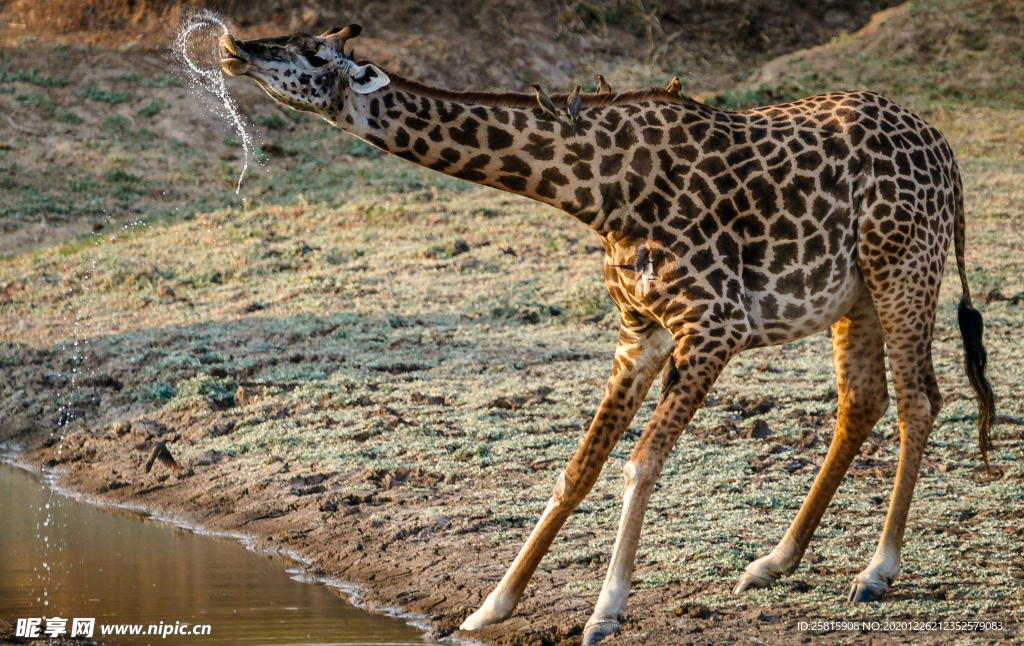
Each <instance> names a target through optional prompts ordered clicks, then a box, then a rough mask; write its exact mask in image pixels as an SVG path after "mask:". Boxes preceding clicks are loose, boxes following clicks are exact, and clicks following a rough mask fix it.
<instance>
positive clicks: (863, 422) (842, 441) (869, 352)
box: [733, 290, 889, 594]
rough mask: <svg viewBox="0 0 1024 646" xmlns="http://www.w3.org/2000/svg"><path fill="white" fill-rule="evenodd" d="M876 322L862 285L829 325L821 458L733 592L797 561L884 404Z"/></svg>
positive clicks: (767, 581)
mask: <svg viewBox="0 0 1024 646" xmlns="http://www.w3.org/2000/svg"><path fill="white" fill-rule="evenodd" d="M883 348H884V336H883V333H882V326H881V323H880V322H879V320H878V314H877V313H876V312H875V307H874V305H873V303H872V301H871V296H870V294H869V293H868V292H867V290H865V291H864V293H863V295H862V296H861V298H860V299H859V300H858V301H857V303H856V304H854V306H853V307H852V308H851V309H850V311H849V312H848V313H847V314H846V316H845V317H844V318H842V319H841V320H839V321H838V322H837V323H836V324H835V325H833V326H832V356H833V361H834V363H835V370H836V385H837V391H838V393H839V406H838V408H837V410H836V429H835V432H834V433H833V435H832V444H831V445H830V446H829V450H828V454H827V455H826V457H825V462H824V463H823V464H822V465H821V470H819V471H818V475H817V477H816V478H815V479H814V484H813V485H812V486H811V490H810V492H809V493H808V494H807V498H806V499H805V500H804V503H803V505H801V507H800V511H799V512H798V513H797V516H796V518H795V519H794V520H793V524H792V525H791V526H790V528H789V531H787V532H786V534H785V536H784V537H783V539H782V540H781V541H780V542H779V544H778V545H777V546H776V547H775V549H774V550H772V552H771V553H770V554H768V555H767V556H764V557H762V558H759V559H757V560H756V561H754V562H752V563H751V564H750V565H748V566H747V567H746V569H745V571H744V573H743V575H742V577H741V578H740V581H739V583H737V584H736V587H735V589H734V590H733V594H740V593H741V592H743V591H745V590H749V589H751V588H765V587H768V586H770V585H771V584H772V583H774V582H775V581H776V580H777V579H778V578H779V577H782V576H785V575H788V574H792V573H793V571H794V570H796V568H797V567H798V566H799V565H800V560H801V559H802V558H803V555H804V552H805V551H806V550H807V545H808V544H809V543H810V540H811V537H812V536H813V535H814V532H815V530H816V529H817V528H818V524H819V523H820V522H821V518H822V515H823V514H824V513H825V509H826V508H827V507H828V505H829V503H830V502H832V497H833V496H834V495H835V493H836V490H837V489H838V488H839V484H840V482H841V481H842V479H843V476H844V475H845V474H846V471H847V470H848V469H849V468H850V464H851V463H852V462H853V459H854V457H855V456H856V455H857V452H858V451H859V450H860V447H861V445H862V444H863V443H864V440H865V439H867V437H868V435H870V433H871V430H872V429H873V428H874V427H875V424H877V423H878V420H879V419H881V418H882V416H883V415H884V414H885V411H886V409H887V408H888V407H889V391H888V388H887V386H886V380H885V353H884V349H883Z"/></svg>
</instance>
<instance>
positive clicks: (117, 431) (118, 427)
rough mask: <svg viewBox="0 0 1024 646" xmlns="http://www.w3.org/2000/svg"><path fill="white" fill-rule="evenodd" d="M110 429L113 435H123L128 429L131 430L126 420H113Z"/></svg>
mask: <svg viewBox="0 0 1024 646" xmlns="http://www.w3.org/2000/svg"><path fill="white" fill-rule="evenodd" d="M110 430H111V431H112V432H113V433H114V435H116V436H118V437H124V436H125V435H128V431H130V430H132V425H131V424H130V423H128V422H115V423H114V424H111V425H110Z"/></svg>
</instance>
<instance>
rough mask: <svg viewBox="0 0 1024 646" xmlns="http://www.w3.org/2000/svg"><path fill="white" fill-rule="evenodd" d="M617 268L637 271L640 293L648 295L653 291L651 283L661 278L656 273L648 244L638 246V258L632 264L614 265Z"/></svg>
mask: <svg viewBox="0 0 1024 646" xmlns="http://www.w3.org/2000/svg"><path fill="white" fill-rule="evenodd" d="M612 267H615V268H617V269H626V270H628V271H632V272H635V273H636V282H637V283H639V284H640V295H641V296H647V295H648V294H649V293H650V292H651V283H653V282H654V281H656V280H658V279H659V278H661V276H659V275H658V274H656V273H654V262H653V261H652V260H651V252H650V251H649V250H648V249H647V245H646V244H641V245H640V246H638V247H637V248H636V259H635V260H634V261H633V264H632V265H612Z"/></svg>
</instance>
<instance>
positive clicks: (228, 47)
mask: <svg viewBox="0 0 1024 646" xmlns="http://www.w3.org/2000/svg"><path fill="white" fill-rule="evenodd" d="M217 51H218V52H219V53H220V67H221V69H222V70H224V73H225V74H227V75H228V76H242V75H244V74H245V73H246V72H248V71H249V62H248V61H247V60H245V58H244V57H243V56H242V54H241V53H240V52H239V50H238V44H237V43H236V42H235V39H234V38H232V36H231V34H224V35H223V36H221V37H220V41H219V42H218V43H217Z"/></svg>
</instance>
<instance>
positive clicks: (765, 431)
mask: <svg viewBox="0 0 1024 646" xmlns="http://www.w3.org/2000/svg"><path fill="white" fill-rule="evenodd" d="M771 434H772V430H771V429H770V428H768V422H766V421H764V420H763V419H759V420H757V421H756V422H754V424H753V425H752V426H751V427H750V428H748V429H747V431H746V432H745V433H744V434H743V437H745V438H747V439H748V440H753V439H764V438H766V437H768V436H769V435H771Z"/></svg>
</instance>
